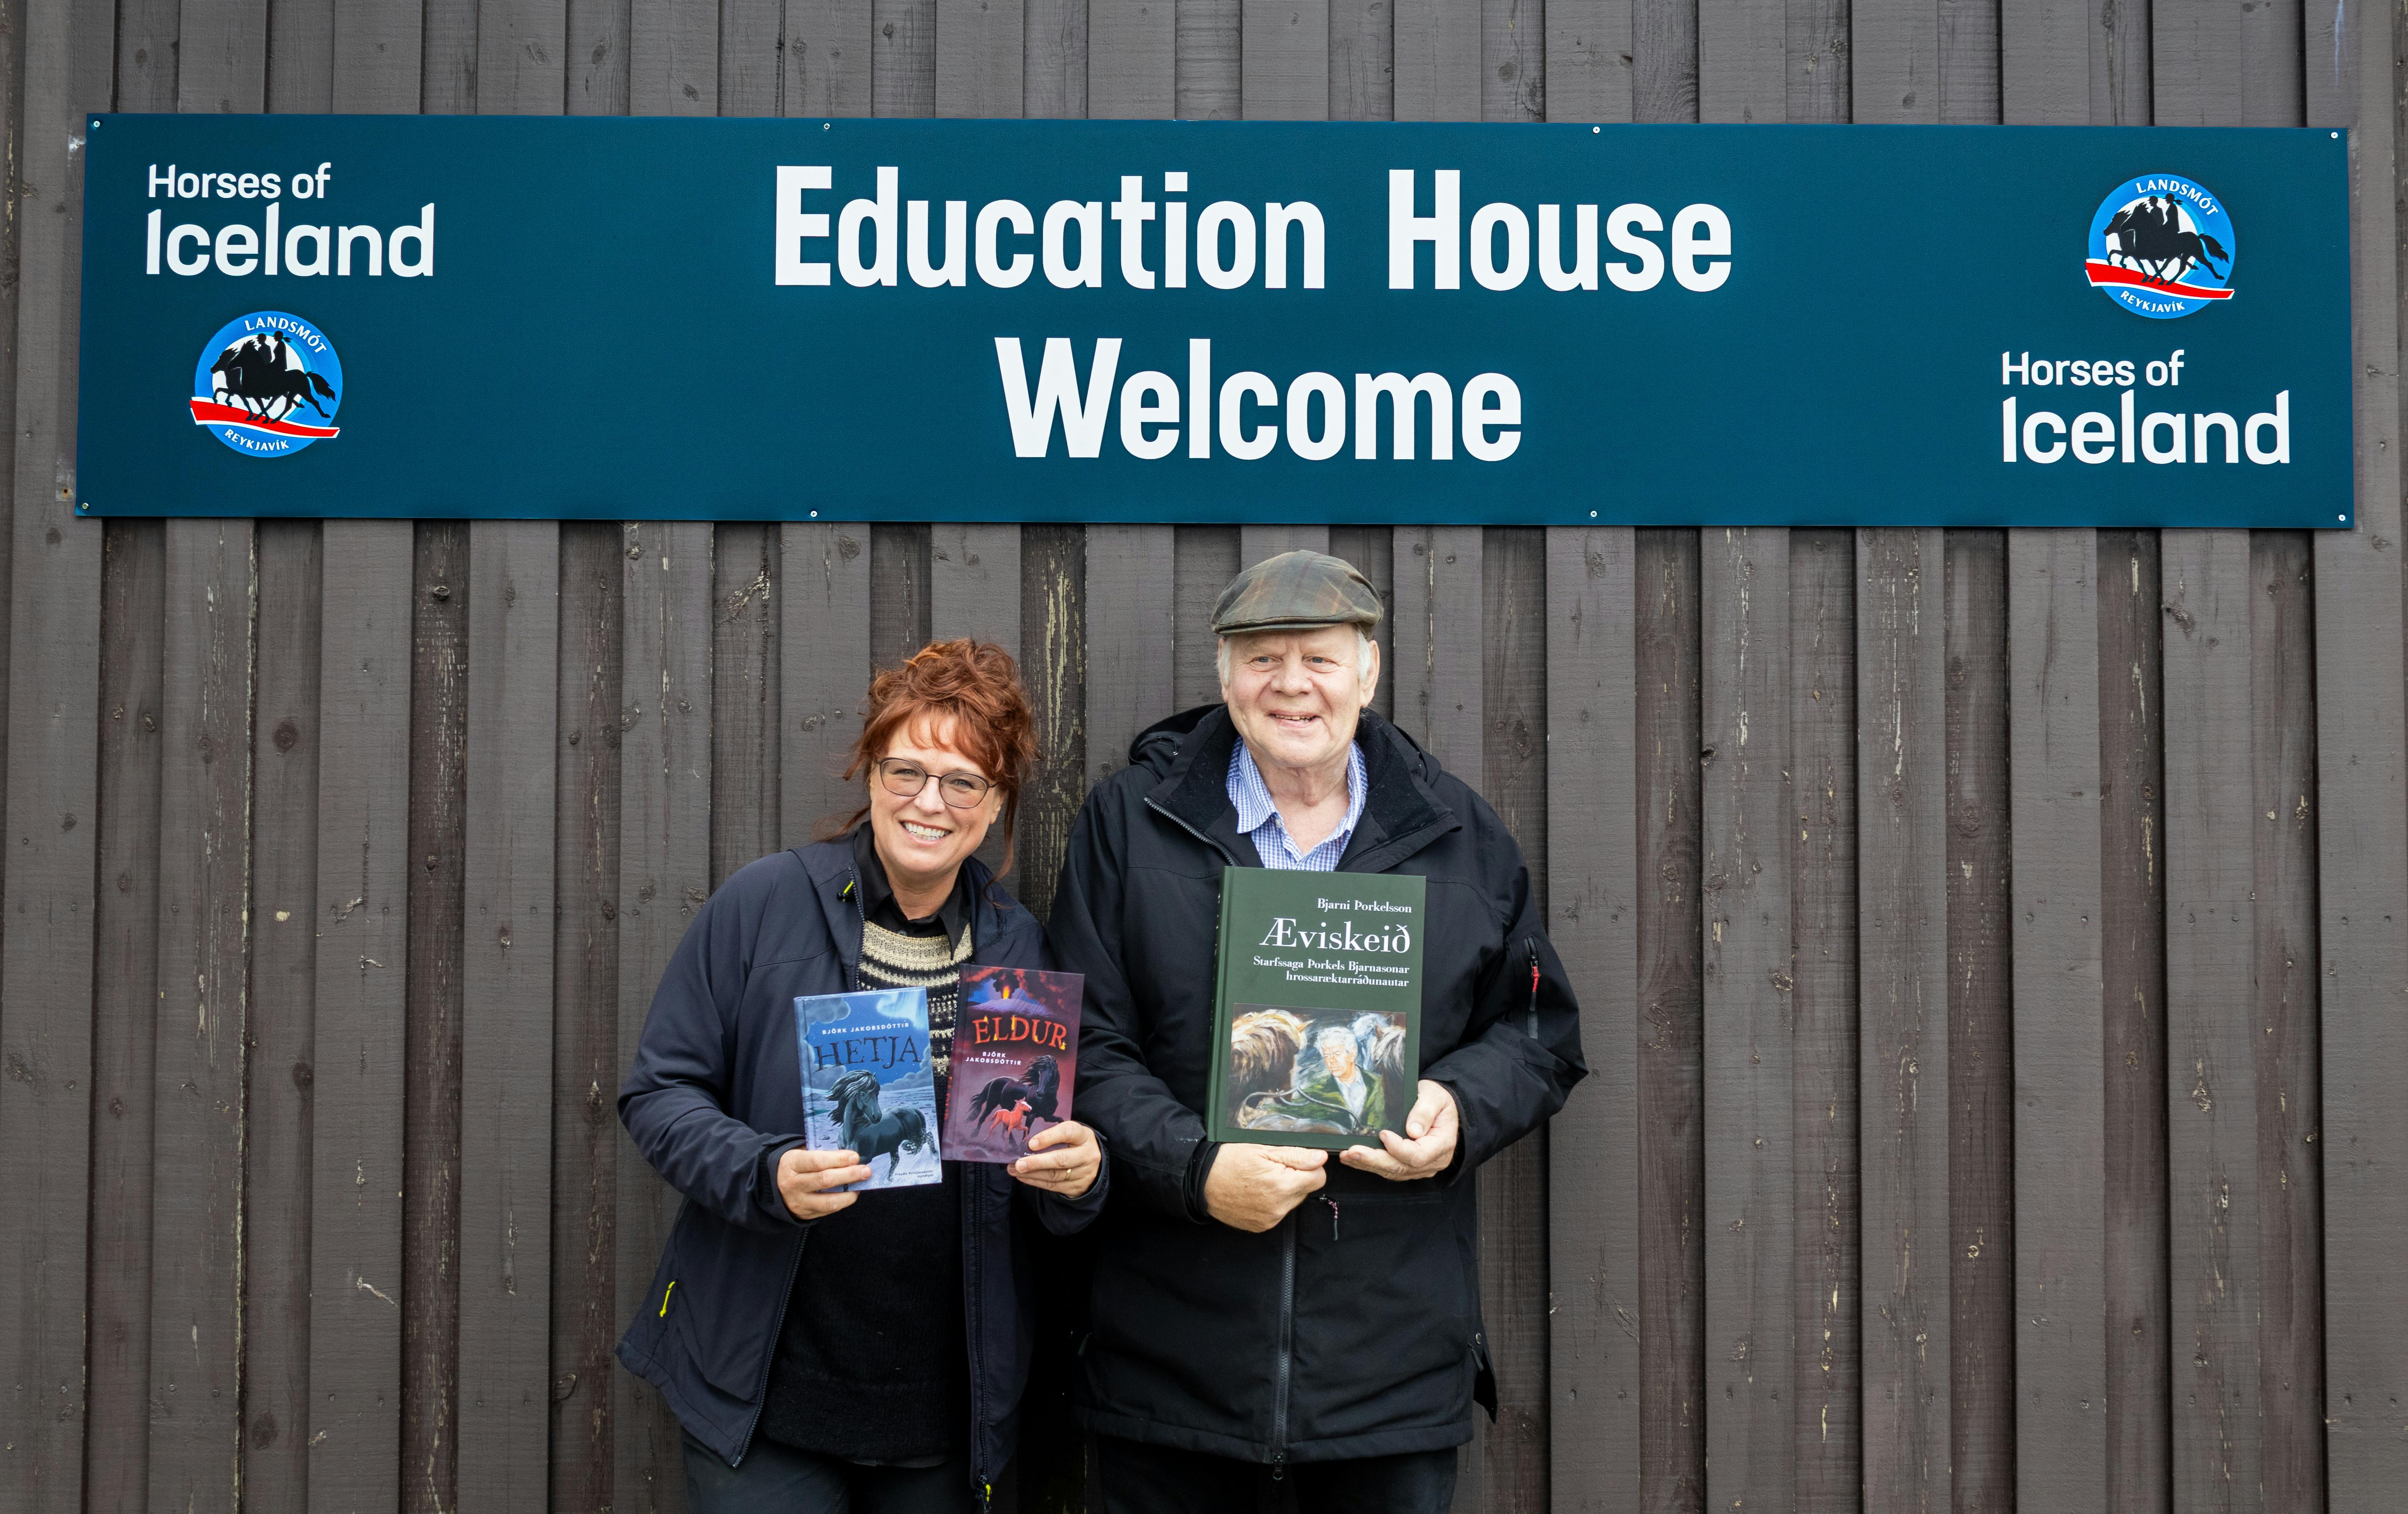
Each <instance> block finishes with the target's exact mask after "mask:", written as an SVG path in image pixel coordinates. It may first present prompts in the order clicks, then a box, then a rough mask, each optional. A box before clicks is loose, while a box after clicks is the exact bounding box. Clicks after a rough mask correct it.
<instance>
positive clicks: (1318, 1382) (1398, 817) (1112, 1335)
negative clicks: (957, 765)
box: [1051, 706, 1587, 1464]
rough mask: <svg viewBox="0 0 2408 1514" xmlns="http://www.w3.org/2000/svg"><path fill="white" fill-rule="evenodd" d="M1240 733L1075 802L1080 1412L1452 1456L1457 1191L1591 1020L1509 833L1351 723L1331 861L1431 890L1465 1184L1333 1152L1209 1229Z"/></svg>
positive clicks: (1544, 1086)
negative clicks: (1090, 1246) (1353, 805)
mask: <svg viewBox="0 0 2408 1514" xmlns="http://www.w3.org/2000/svg"><path fill="white" fill-rule="evenodd" d="M1236 739H1237V732H1236V728H1235V726H1233V725H1232V724H1231V723H1230V721H1229V717H1228V714H1227V712H1226V710H1224V709H1223V708H1222V707H1218V706H1213V707H1209V708H1205V709H1199V710H1190V711H1188V712H1187V713H1185V714H1183V715H1178V716H1174V717H1173V718H1171V719H1170V720H1168V721H1163V722H1162V723H1161V724H1159V725H1157V726H1155V727H1154V728H1153V729H1152V730H1150V731H1148V732H1146V733H1145V734H1144V735H1143V736H1140V737H1139V738H1138V739H1137V742H1136V743H1135V745H1134V746H1132V747H1131V749H1130V751H1129V762H1130V765H1129V766H1128V767H1127V768H1126V769H1125V770H1124V771H1122V772H1120V773H1117V774H1115V775H1113V776H1112V778H1111V779H1110V780H1108V781H1107V782H1105V783H1104V784H1103V785H1102V786H1101V787H1100V788H1098V789H1097V790H1096V792H1095V793H1092V794H1090V795H1089V796H1088V798H1087V804H1086V807H1085V809H1084V810H1082V812H1081V814H1080V816H1079V821H1078V824H1077V826H1076V827H1075V828H1074V829H1073V830H1072V831H1071V833H1070V846H1069V854H1068V857H1067V858H1066V860H1065V861H1064V863H1063V868H1062V882H1061V887H1060V889H1059V890H1058V891H1057V892H1056V893H1055V895H1054V918H1053V921H1052V925H1051V931H1052V935H1053V938H1054V950H1055V953H1056V955H1058V956H1059V957H1060V958H1061V960H1062V964H1063V965H1064V966H1065V967H1067V968H1070V969H1072V970H1075V971H1078V972H1082V973H1084V974H1086V975H1087V990H1086V1010H1085V1018H1084V1021H1083V1023H1082V1026H1081V1030H1080V1037H1079V1091H1078V1109H1079V1116H1080V1118H1081V1119H1082V1120H1084V1121H1087V1122H1089V1123H1090V1124H1092V1125H1094V1126H1095V1127H1096V1128H1097V1130H1099V1131H1101V1132H1103V1133H1104V1134H1105V1135H1106V1136H1107V1137H1108V1138H1109V1139H1110V1140H1111V1148H1112V1159H1113V1163H1114V1165H1115V1168H1116V1172H1115V1177H1116V1179H1117V1186H1118V1188H1119V1194H1118V1196H1117V1197H1116V1198H1115V1199H1114V1200H1113V1202H1112V1204H1111V1207H1109V1208H1108V1209H1107V1211H1106V1214H1105V1217H1104V1220H1103V1222H1102V1223H1101V1224H1099V1225H1098V1226H1097V1260H1096V1279H1095V1288H1094V1293H1093V1299H1092V1304H1093V1310H1094V1334H1093V1335H1092V1336H1091V1337H1090V1339H1089V1341H1088V1343H1087V1346H1086V1349H1085V1351H1084V1354H1083V1356H1082V1378H1081V1382H1080V1393H1081V1398H1080V1411H1081V1414H1082V1417H1083V1419H1084V1421H1085V1422H1086V1423H1087V1424H1088V1425H1090V1426H1091V1427H1092V1428H1094V1429H1096V1430H1098V1431H1101V1432H1103V1433H1104V1434H1107V1435H1122V1436H1125V1437H1128V1438H1130V1439H1135V1440H1143V1441H1151V1442H1154V1443H1156V1444H1159V1445H1166V1446H1175V1447H1181V1448H1183V1449H1186V1450H1198V1451H1205V1452H1210V1453H1211V1454H1214V1455H1220V1456H1228V1457H1236V1458H1240V1459H1244V1460H1249V1461H1256V1462H1269V1463H1272V1464H1279V1463H1282V1462H1287V1461H1295V1462H1312V1461H1329V1460H1337V1459H1340V1458H1351V1457H1360V1456H1383V1455H1394V1454H1398V1453H1402V1452H1407V1451H1417V1450H1437V1449H1440V1448H1442V1447H1447V1446H1454V1445H1459V1444H1461V1443H1462V1442H1464V1441H1466V1440H1468V1439H1469V1438H1470V1436H1471V1406H1472V1403H1473V1400H1474V1398H1475V1396H1476V1394H1477V1388H1476V1385H1478V1386H1480V1387H1485V1386H1488V1385H1489V1383H1488V1381H1484V1380H1483V1379H1486V1378H1487V1374H1486V1371H1485V1368H1486V1365H1487V1356H1486V1349H1485V1346H1484V1341H1483V1331H1482V1327H1481V1322H1480V1283H1479V1273H1478V1261H1477V1256H1478V1214H1479V1209H1478V1199H1477V1196H1476V1193H1475V1185H1474V1182H1473V1181H1472V1180H1471V1177H1470V1175H1471V1174H1473V1173H1474V1172H1475V1171H1476V1170H1477V1169H1478V1167H1479V1165H1480V1164H1481V1163H1483V1162H1484V1161H1486V1160H1487V1159H1488V1158H1489V1157H1491V1156H1494V1155H1496V1154H1497V1153H1498V1151H1500V1150H1504V1149H1505V1148H1506V1147H1508V1146H1510V1145H1512V1143H1513V1142H1514V1141H1516V1140H1518V1139H1520V1138H1521V1137H1522V1136H1524V1135H1527V1134H1529V1133H1530V1132H1531V1131H1532V1130H1534V1129H1536V1128H1537V1127H1538V1126H1539V1124H1540V1123H1541V1122H1542V1121H1545V1120H1546V1119H1547V1118H1548V1117H1549V1116H1550V1115H1552V1114H1554V1113H1555V1111H1556V1110H1557V1109H1559V1108H1561V1107H1563V1102H1564V1098H1565V1095H1566V1094H1568V1093H1570V1090H1571V1086H1572V1084H1573V1083H1575V1082H1577V1081H1578V1080H1579V1079H1580V1078H1581V1077H1582V1076H1583V1075H1584V1073H1585V1072H1586V1070H1587V1069H1586V1068H1585V1066H1584V1064H1583V1063H1582V1061H1581V1050H1580V1031H1579V1011H1578V1007H1577V1006H1576V1005H1575V1004H1574V1003H1573V1000H1572V993H1571V988H1570V984H1569V983H1568V982H1567V981H1566V978H1565V976H1564V970H1563V964H1561V963H1559V962H1558V961H1557V960H1556V959H1555V949H1554V948H1553V947H1552V946H1550V945H1549V944H1548V942H1547V936H1546V927H1545V925H1544V923H1543V921H1541V918H1540V911H1539V907H1538V905H1537V902H1536V901H1535V900H1534V899H1533V898H1532V897H1531V893H1530V878H1529V870H1528V868H1527V866H1525V865H1524V864H1523V861H1522V852H1521V849H1520V848H1519V847H1517V846H1516V845H1515V844H1514V841H1513V838H1512V836H1510V835H1508V834H1507V833H1506V830H1505V827H1504V824H1503V823H1502V822H1501V821H1498V818H1497V814H1496V812H1495V811H1494V810H1492V809H1490V808H1489V807H1488V806H1487V805H1486V804H1485V803H1484V801H1483V800H1482V799H1481V797H1480V796H1479V795H1478V794H1476V793H1472V792H1471V790H1470V789H1469V787H1467V786H1466V785H1465V784H1464V783H1463V782H1461V781H1460V780H1459V779H1456V778H1451V777H1449V776H1448V775H1446V774H1445V773H1443V772H1441V770H1440V768H1439V765H1438V764H1437V762H1436V761H1434V760H1433V759H1432V758H1431V757H1430V756H1429V755H1428V754H1427V753H1426V752H1425V751H1423V750H1421V749H1420V748H1419V747H1418V746H1416V745H1414V743H1413V741H1412V738H1411V737H1409V736H1405V735H1404V734H1403V733H1402V732H1400V731H1398V729H1397V728H1396V727H1395V726H1394V725H1391V724H1390V723H1388V722H1387V721H1383V720H1381V719H1380V718H1379V717H1378V716H1376V715H1373V714H1370V713H1369V712H1366V713H1365V715H1364V716H1363V720H1362V725H1361V727H1360V729H1359V731H1358V733H1357V737H1356V739H1357V740H1358V741H1360V743H1361V744H1362V747H1363V754H1364V758H1365V763H1366V767H1367V773H1368V778H1369V797H1368V801H1367V803H1366V806H1365V808H1364V812H1363V817H1362V820H1361V821H1359V822H1358V823H1357V825H1356V828H1355V835H1354V837H1353V839H1352V841H1351V842H1350V843H1349V844H1348V846H1347V849H1346V853H1345V856H1344V858H1343V859H1342V860H1341V861H1340V864H1339V866H1340V871H1343V872H1363V873H1408V874H1410V873H1418V874H1421V875H1422V876H1424V877H1426V878H1428V879H1429V925H1428V935H1427V937H1426V941H1425V943H1424V954H1423V955H1424V963H1425V971H1426V978H1425V987H1424V989H1423V993H1422V1014H1423V1017H1424V1018H1423V1021H1422V1039H1421V1058H1422V1075H1423V1076H1424V1077H1426V1078H1433V1079H1435V1080H1437V1081H1439V1082H1441V1083H1443V1084H1445V1085H1446V1086H1447V1088H1448V1089H1449V1090H1451V1091H1452V1092H1453V1093H1454V1094H1455V1103H1456V1105H1457V1107H1459V1108H1460V1110H1461V1111H1462V1117H1463V1125H1462V1135H1461V1145H1460V1148H1459V1150H1458V1153H1457V1159H1456V1163H1455V1166H1454V1167H1453V1168H1452V1169H1451V1170H1450V1171H1448V1172H1447V1173H1445V1174H1443V1175H1441V1176H1439V1177H1436V1178H1426V1179H1424V1180H1422V1181H1419V1182H1413V1183H1395V1182H1390V1181H1388V1180H1387V1179H1385V1178H1377V1177H1373V1176H1371V1175H1370V1174H1368V1173H1361V1172H1356V1171H1355V1170H1354V1169H1353V1168H1350V1167H1343V1166H1340V1164H1338V1163H1337V1162H1336V1161H1335V1160H1334V1159H1333V1160H1332V1161H1331V1163H1330V1164H1329V1166H1328V1168H1327V1169H1326V1170H1327V1172H1328V1175H1329V1178H1328V1185H1327V1186H1326V1187H1325V1188H1324V1189H1322V1190H1321V1191H1320V1192H1319V1193H1316V1194H1314V1195H1313V1196H1312V1197H1311V1198H1308V1199H1306V1200H1305V1201H1304V1203H1303V1204H1301V1205H1299V1206H1298V1207H1297V1208H1296V1210H1295V1211H1294V1212H1292V1213H1291V1214H1290V1215H1289V1216H1288V1217H1287V1219H1285V1220H1284V1221H1281V1223H1280V1224H1278V1225H1277V1226H1275V1227H1274V1228H1273V1229H1271V1230H1270V1231H1269V1232H1267V1233H1266V1234H1263V1235H1247V1234H1245V1233H1243V1232H1241V1231H1238V1230H1235V1229H1232V1228H1230V1227H1228V1226H1226V1225H1224V1224H1221V1223H1220V1222H1218V1221H1213V1220H1211V1219H1209V1218H1208V1217H1207V1216H1206V1215H1205V1213H1204V1211H1203V1207H1202V1203H1201V1193H1202V1172H1203V1170H1204V1164H1203V1163H1202V1162H1201V1161H1199V1160H1198V1157H1199V1150H1210V1146H1209V1143H1207V1142H1205V1139H1204V1121H1203V1119H1202V1117H1201V1116H1200V1115H1199V1113H1198V1111H1199V1110H1201V1109H1202V1108H1203V1107H1204V1104H1205V1089H1206V1082H1207V1077H1208V1065H1209V1064H1208V1060H1207V1059H1208V1051H1209V1043H1210V1040H1211V1023H1212V982H1213V976H1214V950H1213V949H1214V940H1213V938H1214V935H1215V933H1216V930H1217V927H1218V921H1219V912H1220V893H1221V870H1222V869H1223V868H1224V867H1226V866H1230V865H1239V866H1247V867H1254V866H1259V865H1261V864H1260V860H1259V858H1258V857H1257V856H1256V854H1255V853H1254V848H1253V845H1252V843H1250V842H1249V841H1247V840H1246V839H1245V838H1244V837H1243V836H1240V835H1239V833H1238V829H1237V816H1236V812H1235V810H1234V809H1233V808H1232V807H1231V806H1230V804H1229V799H1228V790H1227V775H1228V766H1229V756H1230V753H1231V751H1232V750H1233V746H1234V743H1235V741H1236ZM1534 966H1535V967H1536V968H1537V970H1538V975H1537V976H1538V980H1537V982H1536V983H1535V984H1534V983H1533V979H1532V968H1533V967H1534ZM1490 1381H1493V1379H1490ZM1478 1396H1480V1397H1481V1401H1483V1402H1485V1403H1488V1404H1489V1405H1490V1407H1491V1408H1492V1411H1493V1408H1494V1397H1493V1393H1488V1394H1479V1395H1478Z"/></svg>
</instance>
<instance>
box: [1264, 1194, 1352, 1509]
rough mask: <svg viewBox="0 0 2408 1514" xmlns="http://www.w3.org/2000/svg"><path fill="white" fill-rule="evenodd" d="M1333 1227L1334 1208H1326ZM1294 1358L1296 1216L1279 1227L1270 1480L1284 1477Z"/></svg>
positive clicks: (1289, 1215)
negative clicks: (1278, 1298) (1276, 1334)
mask: <svg viewBox="0 0 2408 1514" xmlns="http://www.w3.org/2000/svg"><path fill="white" fill-rule="evenodd" d="M1330 1214H1331V1222H1332V1223H1333V1224H1334V1223H1336V1215H1337V1206H1336V1205H1331V1206H1330ZM1295 1355H1296V1214H1295V1211H1293V1210H1291V1211H1289V1213H1288V1217H1287V1222H1286V1223H1285V1224H1283V1225H1282V1226H1281V1227H1280V1315H1279V1359H1278V1362H1277V1364H1275V1365H1274V1367H1273V1370H1272V1377H1271V1480H1272V1481H1274V1482H1277V1481H1280V1480H1282V1479H1283V1478H1285V1477H1286V1475H1287V1379H1288V1368H1289V1365H1290V1364H1291V1362H1292V1360H1293V1359H1294V1357H1295Z"/></svg>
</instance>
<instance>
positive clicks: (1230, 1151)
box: [1204, 1145, 1329, 1235]
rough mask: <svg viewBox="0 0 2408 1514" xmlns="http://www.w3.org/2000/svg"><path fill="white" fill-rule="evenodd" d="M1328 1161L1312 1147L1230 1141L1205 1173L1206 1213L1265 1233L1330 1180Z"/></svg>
mask: <svg viewBox="0 0 2408 1514" xmlns="http://www.w3.org/2000/svg"><path fill="white" fill-rule="evenodd" d="M1328 1161H1329V1153H1328V1152H1326V1151H1318V1150H1312V1149H1311V1148H1309V1147H1299V1146H1240V1145H1229V1146H1224V1147H1222V1148H1221V1150H1220V1152H1219V1154H1218V1155H1216V1156H1214V1157H1213V1159H1212V1170H1211V1172H1209V1173H1207V1174H1205V1176H1204V1209H1205V1212H1206V1213H1208V1214H1210V1215H1211V1217H1212V1218H1213V1219H1215V1220H1218V1221H1221V1222H1222V1223H1223V1224H1225V1225H1228V1226H1230V1227H1231V1228H1233V1229H1236V1230H1251V1231H1253V1232H1254V1233H1255V1234H1256V1235H1260V1234H1261V1233H1262V1232H1264V1231H1266V1230H1269V1229H1270V1228H1271V1226H1273V1225H1275V1224H1278V1223H1279V1222H1280V1221H1282V1220H1284V1219H1286V1218H1287V1212H1288V1211H1289V1210H1290V1209H1293V1208H1295V1207H1297V1205H1299V1204H1301V1203H1303V1202H1304V1200H1305V1196H1306V1195H1307V1194H1309V1193H1312V1191H1313V1190H1314V1189H1317V1188H1319V1187H1320V1186H1321V1185H1322V1184H1324V1183H1326V1182H1327V1181H1329V1174H1327V1173H1326V1172H1325V1171H1323V1170H1322V1168H1323V1167H1324V1166H1325V1165H1326V1164H1327V1163H1328Z"/></svg>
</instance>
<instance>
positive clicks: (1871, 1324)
mask: <svg viewBox="0 0 2408 1514" xmlns="http://www.w3.org/2000/svg"><path fill="white" fill-rule="evenodd" d="M1858 57H1859V62H1860V63H1861V60H1862V55H1861V54H1859V55H1858ZM1943 576H1944V573H1943V559H1942V536H1941V533H1940V532H1938V531H1933V530H1894V529H1886V528H1885V529H1878V530H1861V531H1858V532H1857V533H1856V751H1857V765H1856V807H1857V815H1858V817H1859V820H1858V827H1859V829H1858V833H1857V864H1856V874H1857V888H1858V897H1857V904H1856V908H1857V916H1856V919H1857V927H1856V928H1857V940H1858V950H1859V951H1860V953H1861V963H1862V965H1861V969H1860V972H1861V986H1860V990H1859V992H1860V993H1861V994H1862V998H1861V1000H1860V1004H1859V1017H1860V1018H1859V1028H1858V1035H1859V1037H1860V1046H1861V1048H1862V1050H1861V1052H1860V1054H1859V1061H1858V1065H1859V1067H1860V1068H1861V1076H1862V1078H1863V1079H1864V1082H1863V1092H1862V1093H1861V1095H1860V1097H1861V1110H1862V1119H1863V1121H1864V1124H1863V1133H1862V1135H1861V1147H1860V1150H1861V1160H1862V1163H1863V1169H1862V1170H1863V1180H1864V1209H1863V1214H1864V1243H1863V1244H1864V1255H1863V1261H1862V1267H1863V1276H1864V1304H1863V1313H1862V1316H1861V1318H1862V1322H1863V1331H1864V1336H1863V1338H1864V1436H1865V1449H1864V1465H1865V1507H1866V1508H1867V1510H1869V1511H1871V1514H1890V1511H1893V1510H1898V1511H1910V1510H1911V1511H1914V1514H1931V1511H1936V1510H1941V1509H1945V1508H1948V1507H1951V1505H1950V1465H1949V1450H1948V1448H1949V1422H1950V1388H1949V1364H1950V1362H1951V1361H1952V1346H1951V1330H1950V1325H1951V1321H1950V1318H1949V1314H1950V1310H1949V1298H1948V1292H1947V1276H1948V1275H1947V1270H1946V1269H1945V1268H1943V1267H1941V1266H1939V1265H1937V1264H1935V1263H1934V1262H1933V1261H1932V1252H1933V1251H1934V1250H1937V1249H1939V1248H1942V1247H1944V1246H1946V1245H1947V1242H1948V1221H1949V1213H1948V1158H1949V1146H1948V1125H1949V1114H1950V1110H1949V1108H1948V1101H1947V1099H1946V1097H1945V1095H1944V1093H1943V1090H1944V1089H1945V1087H1946V1077H1947V1067H1948V1065H1949V1050H1950V1049H1949V1044H1948V1042H1949V1030H1950V1026H1949V1023H1948V1016H1947V1013H1946V1007H1947V989H1946V983H1947V973H1948V942H1947V925H1946V921H1947V895H1946V889H1945V881H1944V879H1945V878H1946V869H1947V853H1946V850H1944V849H1945V845H1946V842H1945V838H1944V826H1945V817H1944V815H1943V813H1942V806H1943V805H1944V804H1945V803H1946V797H1947V787H1946V771H1945V761H1946V758H1945V753H1946V748H1945V745H1944V742H1945V736H1946V725H1945V722H1946V703H1945V666H1946V664H1945V660H1944V647H1945V642H1944V639H1943V637H1944V629H1945V622H1944V621H1943V620H1942V607H1941V606H1939V605H1935V604H1933V603H1931V602H1930V599H1929V597H1928V595H1927V594H1926V593H1924V590H1925V589H1926V587H1927V586H1928V585H1929V584H1930V583H1931V582H1932V581H1933V580H1935V579H1939V578H1942V577H1943Z"/></svg>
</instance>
